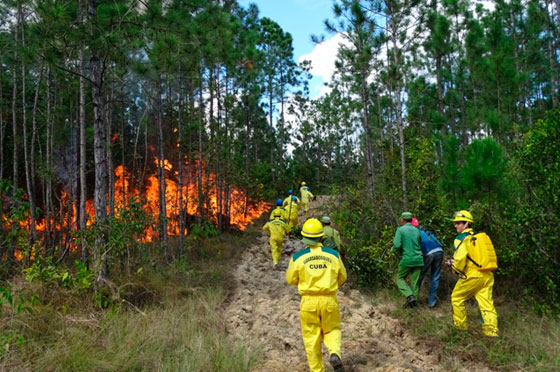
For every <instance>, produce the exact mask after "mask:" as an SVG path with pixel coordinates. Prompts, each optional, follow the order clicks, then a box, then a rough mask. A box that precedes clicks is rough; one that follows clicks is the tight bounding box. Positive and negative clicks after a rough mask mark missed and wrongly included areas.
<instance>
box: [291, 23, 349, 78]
mask: <svg viewBox="0 0 560 372" xmlns="http://www.w3.org/2000/svg"><path fill="white" fill-rule="evenodd" d="M346 42H347V41H346V40H345V39H344V37H343V36H342V35H341V34H340V33H338V34H336V35H334V36H333V37H332V38H330V39H327V40H325V41H323V42H322V43H319V44H317V45H315V48H313V51H312V52H311V53H309V54H304V55H302V56H300V57H299V60H298V62H299V63H301V62H303V61H304V60H309V61H311V71H310V72H311V74H312V75H314V76H319V77H321V78H322V79H323V81H324V82H327V83H328V82H330V81H331V77H332V75H333V73H334V70H335V67H334V62H335V61H336V54H337V53H338V48H339V46H340V44H344V43H346Z"/></svg>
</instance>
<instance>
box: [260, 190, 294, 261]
mask: <svg viewBox="0 0 560 372" xmlns="http://www.w3.org/2000/svg"><path fill="white" fill-rule="evenodd" d="M287 217H288V213H287V211H286V210H285V209H284V208H282V199H278V200H276V208H274V210H273V211H272V213H270V218H269V220H268V222H267V223H266V224H265V225H264V226H263V230H264V231H265V232H266V233H268V234H270V250H271V252H272V265H273V268H276V266H277V265H278V263H279V262H280V256H282V246H283V244H284V234H287V233H288V232H289V231H290V229H289V227H288V223H287Z"/></svg>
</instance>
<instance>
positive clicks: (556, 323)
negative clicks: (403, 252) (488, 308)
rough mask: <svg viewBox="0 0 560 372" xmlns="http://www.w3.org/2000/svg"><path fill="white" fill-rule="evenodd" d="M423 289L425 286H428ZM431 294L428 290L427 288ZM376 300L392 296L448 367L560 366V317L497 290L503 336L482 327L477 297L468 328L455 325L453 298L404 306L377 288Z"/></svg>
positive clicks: (541, 370) (552, 369)
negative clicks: (488, 334) (490, 334)
mask: <svg viewBox="0 0 560 372" xmlns="http://www.w3.org/2000/svg"><path fill="white" fill-rule="evenodd" d="M423 289H424V288H423ZM421 295H423V296H422V297H421V298H423V299H426V296H427V293H425V292H422V293H421ZM375 297H376V299H375V300H372V301H375V302H376V303H379V302H380V301H381V302H392V303H394V305H395V310H394V311H393V316H395V317H397V318H398V319H399V320H400V321H401V323H402V324H404V325H405V327H407V328H408V329H409V330H410V331H411V332H412V333H413V334H414V335H415V336H416V337H417V338H418V339H419V340H421V341H423V343H424V344H425V345H430V346H431V347H432V348H433V347H434V346H435V349H439V350H441V363H442V365H443V366H444V367H445V369H446V370H448V371H450V372H451V371H459V370H462V369H463V368H464V367H465V364H466V363H469V364H470V363H472V362H476V363H482V364H485V365H487V366H488V367H490V368H491V369H493V370H497V371H504V372H506V371H507V372H509V371H535V372H557V371H560V320H559V319H558V318H554V317H550V316H541V315H537V314H535V313H534V312H532V311H531V310H529V309H527V308H524V307H522V306H520V305H519V304H517V303H516V302H514V301H512V300H511V299H508V298H507V297H506V296H502V295H500V296H494V300H495V305H496V309H497V312H498V316H499V320H498V321H499V328H500V337H499V338H498V339H492V338H487V337H485V336H483V335H482V332H481V325H482V322H481V317H480V312H479V310H478V306H477V304H476V301H474V300H472V301H470V302H468V303H467V312H468V320H469V326H470V328H469V330H468V331H466V332H465V331H459V330H457V329H455V327H453V321H452V313H453V310H452V307H451V303H450V300H449V298H445V299H442V300H441V301H440V304H439V305H438V307H437V308H436V309H429V308H427V306H426V304H425V301H424V302H421V305H420V306H419V307H418V308H417V309H414V310H408V309H403V308H402V303H403V302H404V299H403V298H401V297H400V296H399V294H398V293H397V291H396V288H395V290H392V289H387V290H384V291H381V293H377V294H376V296H375Z"/></svg>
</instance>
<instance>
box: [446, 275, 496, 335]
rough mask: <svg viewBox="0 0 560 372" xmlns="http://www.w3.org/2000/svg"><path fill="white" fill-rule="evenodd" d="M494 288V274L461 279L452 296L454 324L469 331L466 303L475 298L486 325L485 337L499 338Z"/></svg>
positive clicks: (484, 327) (483, 328) (483, 330)
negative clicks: (493, 295) (493, 296)
mask: <svg viewBox="0 0 560 372" xmlns="http://www.w3.org/2000/svg"><path fill="white" fill-rule="evenodd" d="M493 286H494V274H493V273H491V272H487V273H483V276H482V277H470V278H467V279H462V278H461V279H459V281H458V282H457V284H456V285H455V289H453V294H452V295H451V304H452V305H453V323H454V324H455V327H457V328H459V329H468V323H467V309H466V307H465V301H467V300H469V299H471V298H472V297H474V298H475V299H476V301H477V302H478V307H479V308H480V313H481V314H482V319H483V321H484V324H483V325H482V332H483V333H484V335H485V336H490V337H497V336H498V314H497V313H496V308H495V307H494V300H493V299H492V287H493Z"/></svg>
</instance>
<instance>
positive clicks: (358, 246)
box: [331, 187, 395, 287]
mask: <svg viewBox="0 0 560 372" xmlns="http://www.w3.org/2000/svg"><path fill="white" fill-rule="evenodd" d="M340 191H341V192H343V193H344V197H343V198H340V199H339V200H337V201H336V206H333V207H331V208H333V213H332V217H333V218H334V221H335V223H336V226H337V227H338V228H339V230H340V233H341V236H343V237H344V238H345V239H344V240H345V241H348V242H349V243H348V244H345V246H346V247H347V248H346V252H345V254H346V259H347V262H348V266H349V268H350V269H351V270H352V271H354V272H355V273H356V274H357V275H358V283H359V284H360V285H361V286H365V287H378V286H381V285H384V284H387V283H388V282H389V281H390V279H391V275H392V272H393V270H394V268H393V265H394V263H395V261H394V259H392V258H393V254H392V252H391V245H392V239H393V236H390V235H391V234H393V235H394V231H392V232H391V227H390V226H388V225H385V222H384V221H383V216H382V215H380V214H376V213H375V212H374V208H373V207H372V206H371V205H369V204H364V203H361V202H359V200H363V198H364V196H363V194H362V193H361V192H360V191H358V190H356V189H352V188H349V187H348V188H345V189H343V190H340Z"/></svg>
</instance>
